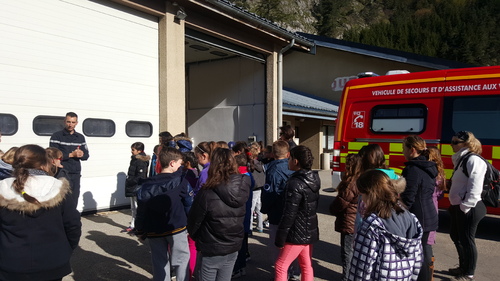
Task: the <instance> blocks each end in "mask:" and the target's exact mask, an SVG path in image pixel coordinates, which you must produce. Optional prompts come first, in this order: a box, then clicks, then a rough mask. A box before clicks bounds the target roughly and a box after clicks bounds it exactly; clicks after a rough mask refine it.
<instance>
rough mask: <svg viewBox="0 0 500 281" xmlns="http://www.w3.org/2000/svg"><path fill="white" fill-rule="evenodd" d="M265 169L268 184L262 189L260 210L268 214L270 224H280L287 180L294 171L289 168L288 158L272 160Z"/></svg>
mask: <svg viewBox="0 0 500 281" xmlns="http://www.w3.org/2000/svg"><path fill="white" fill-rule="evenodd" d="M264 169H265V172H266V184H265V185H264V188H263V190H262V195H261V199H262V207H261V208H260V211H261V212H262V213H264V214H267V217H268V219H269V223H270V224H274V225H278V224H279V223H280V220H281V216H282V215H283V208H284V206H285V200H284V197H285V186H286V181H287V180H288V178H289V177H290V175H291V174H293V171H291V170H288V158H285V159H279V160H274V161H271V162H269V163H268V164H266V165H265V166H264Z"/></svg>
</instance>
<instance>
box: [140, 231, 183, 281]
mask: <svg viewBox="0 0 500 281" xmlns="http://www.w3.org/2000/svg"><path fill="white" fill-rule="evenodd" d="M148 240H149V247H150V249H151V261H152V263H153V281H171V276H170V266H172V268H173V269H174V270H175V276H176V278H177V279H176V280H178V281H188V280H189V274H188V271H189V245H188V238H187V233H186V230H184V231H182V232H179V233H176V234H174V235H169V236H164V237H157V238H148ZM170 261H171V262H172V264H170Z"/></svg>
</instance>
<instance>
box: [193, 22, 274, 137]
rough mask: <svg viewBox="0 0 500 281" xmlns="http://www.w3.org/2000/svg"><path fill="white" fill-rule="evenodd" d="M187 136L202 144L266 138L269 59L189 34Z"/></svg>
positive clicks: (239, 47) (215, 39)
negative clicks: (203, 142) (266, 71)
mask: <svg viewBox="0 0 500 281" xmlns="http://www.w3.org/2000/svg"><path fill="white" fill-rule="evenodd" d="M186 68H187V72H186V75H187V80H186V83H187V87H186V90H187V99H188V102H187V107H188V116H187V120H188V134H189V136H190V137H192V138H194V141H195V144H197V143H199V142H201V141H220V140H222V141H227V142H228V141H238V140H244V141H248V140H249V138H250V139H255V140H257V141H260V140H262V141H264V140H265V120H266V115H265V100H266V89H265V85H266V81H265V57H264V56H263V55H262V54H260V53H257V52H254V51H252V50H249V49H246V48H243V47H241V46H237V45H234V44H231V43H229V42H225V41H223V40H220V39H217V38H214V37H211V36H208V35H205V34H202V33H199V32H195V31H192V30H186Z"/></svg>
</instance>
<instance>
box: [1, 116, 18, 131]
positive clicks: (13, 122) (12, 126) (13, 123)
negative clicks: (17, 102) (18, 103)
mask: <svg viewBox="0 0 500 281" xmlns="http://www.w3.org/2000/svg"><path fill="white" fill-rule="evenodd" d="M18 126H19V123H18V121H17V118H16V116H14V115H12V114H7V113H0V133H1V134H2V135H4V136H12V135H14V134H15V133H17V129H18Z"/></svg>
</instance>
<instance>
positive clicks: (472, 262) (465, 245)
mask: <svg viewBox="0 0 500 281" xmlns="http://www.w3.org/2000/svg"><path fill="white" fill-rule="evenodd" d="M448 211H449V212H450V215H451V218H450V237H451V240H452V241H453V243H455V247H456V248H457V252H458V262H459V266H460V268H461V269H462V270H463V272H464V273H465V275H474V271H475V270H476V263H477V248H476V230H477V225H478V224H479V222H480V221H481V220H482V219H483V218H484V216H486V206H484V203H483V201H479V202H477V204H476V207H474V208H471V209H470V210H469V212H467V214H465V213H464V212H462V210H460V205H452V206H450V208H449V209H448Z"/></svg>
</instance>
